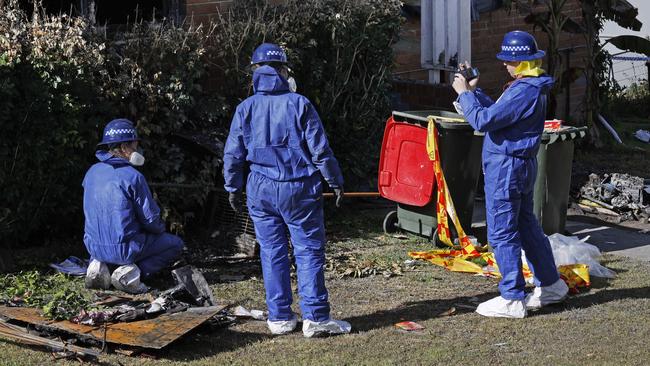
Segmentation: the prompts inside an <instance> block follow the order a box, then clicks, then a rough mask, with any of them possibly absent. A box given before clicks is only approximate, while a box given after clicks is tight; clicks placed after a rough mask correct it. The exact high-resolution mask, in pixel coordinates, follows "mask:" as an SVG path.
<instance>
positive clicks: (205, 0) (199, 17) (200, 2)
mask: <svg viewBox="0 0 650 366" xmlns="http://www.w3.org/2000/svg"><path fill="white" fill-rule="evenodd" d="M233 1H234V0H185V11H186V15H187V18H188V19H191V21H192V24H194V25H198V24H202V23H203V24H208V23H210V20H211V19H212V18H213V17H215V16H216V15H217V14H218V12H219V11H224V10H226V9H228V7H229V6H230V5H232V3H233Z"/></svg>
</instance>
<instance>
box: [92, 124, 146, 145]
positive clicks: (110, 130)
mask: <svg viewBox="0 0 650 366" xmlns="http://www.w3.org/2000/svg"><path fill="white" fill-rule="evenodd" d="M135 140H140V139H139V138H138V132H137V131H136V130H135V127H134V126H133V122H131V121H129V120H128V119H124V118H119V119H114V120H112V121H110V122H108V124H107V125H106V127H104V134H103V135H102V142H100V143H99V144H97V145H109V144H117V143H120V142H128V141H135Z"/></svg>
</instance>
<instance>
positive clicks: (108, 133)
mask: <svg viewBox="0 0 650 366" xmlns="http://www.w3.org/2000/svg"><path fill="white" fill-rule="evenodd" d="M115 135H135V129H133V128H117V129H116V128H111V129H110V130H108V131H106V134H105V136H115Z"/></svg>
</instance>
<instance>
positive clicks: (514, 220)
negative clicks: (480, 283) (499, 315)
mask: <svg viewBox="0 0 650 366" xmlns="http://www.w3.org/2000/svg"><path fill="white" fill-rule="evenodd" d="M519 204H520V201H519V200H518V199H513V198H510V199H509V200H503V199H498V198H497V199H495V198H493V197H492V195H491V194H490V192H489V190H487V189H486V192H485V205H486V208H487V210H486V212H487V225H488V241H489V243H490V245H491V246H492V249H493V250H494V257H495V259H496V261H497V265H498V266H499V272H501V276H502V279H501V282H499V291H500V292H501V296H502V297H503V298H504V299H507V300H523V299H524V297H525V295H524V287H525V286H526V282H525V280H524V275H523V272H522V270H521V247H522V245H521V236H520V233H519V231H518V226H519V223H518V216H519Z"/></svg>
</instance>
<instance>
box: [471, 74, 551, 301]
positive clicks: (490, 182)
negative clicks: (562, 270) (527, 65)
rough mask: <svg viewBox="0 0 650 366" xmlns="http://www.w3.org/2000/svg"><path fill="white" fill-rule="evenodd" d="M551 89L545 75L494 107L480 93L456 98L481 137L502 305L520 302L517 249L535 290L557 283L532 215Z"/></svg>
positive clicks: (523, 82) (519, 84)
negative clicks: (499, 275) (504, 300)
mask: <svg viewBox="0 0 650 366" xmlns="http://www.w3.org/2000/svg"><path fill="white" fill-rule="evenodd" d="M552 85H553V79H552V78H551V77H549V76H546V75H542V76H539V77H526V78H521V79H518V80H516V81H514V82H513V83H512V84H511V85H510V87H509V88H508V89H506V90H505V91H504V93H503V94H502V95H501V97H500V98H499V100H497V102H496V103H494V102H493V101H492V100H491V99H490V98H489V97H488V96H487V95H485V94H484V93H483V92H481V90H480V89H477V90H476V91H475V92H470V91H467V92H463V93H461V94H460V95H459V96H458V101H459V103H460V104H461V107H462V108H463V113H464V115H465V118H466V119H467V121H468V122H469V123H470V124H471V125H472V127H473V128H474V129H476V130H478V131H481V132H485V140H484V143H483V172H484V174H485V206H486V214H487V226H488V241H489V243H490V245H491V246H492V248H493V249H494V254H495V257H496V261H497V265H498V266H499V271H500V272H501V275H502V276H503V278H502V280H501V282H500V283H499V290H500V292H501V297H503V298H504V299H506V300H523V299H524V298H525V294H524V287H525V280H524V277H523V273H522V269H521V268H522V263H521V249H522V248H523V249H524V250H525V252H526V258H527V260H528V265H529V267H530V269H531V270H532V272H533V274H534V275H535V285H536V286H549V285H552V284H553V283H555V282H556V281H557V280H558V279H559V274H558V272H557V269H556V267H555V262H554V260H553V253H552V250H551V246H550V243H549V241H548V238H547V237H546V235H544V232H543V231H542V228H541V227H540V225H539V223H538V221H537V219H536V218H535V215H534V213H533V188H534V185H535V178H536V175H537V151H538V149H539V144H540V140H541V134H542V132H543V130H544V117H545V114H546V104H547V98H548V93H549V90H550V88H551V86H552Z"/></svg>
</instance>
